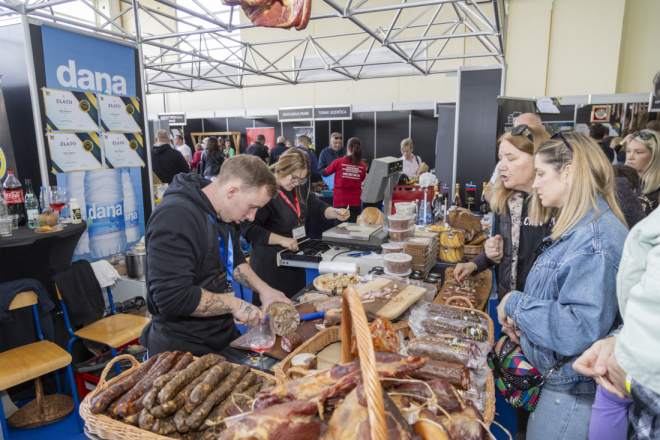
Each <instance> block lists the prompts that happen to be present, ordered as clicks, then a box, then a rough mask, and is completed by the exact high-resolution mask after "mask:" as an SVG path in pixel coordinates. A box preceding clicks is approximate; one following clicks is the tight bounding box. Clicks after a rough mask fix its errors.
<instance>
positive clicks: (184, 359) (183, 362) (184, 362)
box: [172, 353, 195, 373]
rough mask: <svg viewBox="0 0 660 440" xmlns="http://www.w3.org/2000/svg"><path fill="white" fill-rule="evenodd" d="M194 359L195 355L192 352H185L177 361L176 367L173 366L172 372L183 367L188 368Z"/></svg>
mask: <svg viewBox="0 0 660 440" xmlns="http://www.w3.org/2000/svg"><path fill="white" fill-rule="evenodd" d="M193 360H195V359H194V357H193V355H192V354H191V353H186V354H184V355H183V356H181V359H179V360H178V361H177V363H176V365H175V366H174V368H172V372H174V373H176V372H178V371H181V370H183V369H184V368H186V367H187V366H188V365H190V364H191V363H192V361H193Z"/></svg>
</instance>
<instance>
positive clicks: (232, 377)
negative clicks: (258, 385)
mask: <svg viewBox="0 0 660 440" xmlns="http://www.w3.org/2000/svg"><path fill="white" fill-rule="evenodd" d="M249 371H250V367H248V366H247V365H241V366H240V367H238V368H235V369H234V370H233V371H232V372H231V373H230V374H229V376H227V377H225V379H224V380H223V381H222V382H221V383H220V385H218V387H217V388H216V389H215V390H213V391H212V392H211V394H209V395H208V397H206V399H204V402H202V404H201V405H199V406H198V407H197V408H195V410H194V411H193V412H192V413H191V414H190V416H188V418H187V419H186V425H188V427H189V428H193V429H197V428H199V425H201V424H202V422H203V421H204V419H206V417H207V416H208V415H209V413H210V412H211V410H212V409H213V407H214V406H215V405H217V404H218V403H219V402H221V401H222V399H224V398H225V397H227V396H228V395H229V393H231V392H232V390H235V389H238V386H239V385H243V384H245V383H246V381H245V379H247V376H250V377H251V382H249V385H247V386H244V388H243V391H244V390H246V389H248V388H249V387H250V386H252V385H253V384H254V380H255V379H256V377H255V376H256V375H255V374H254V373H249V374H248V372H249ZM246 375H247V376H246ZM244 378H245V379H244ZM241 379H243V381H242V382H240V383H239V381H241Z"/></svg>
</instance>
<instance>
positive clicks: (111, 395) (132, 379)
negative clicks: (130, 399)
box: [90, 355, 159, 414]
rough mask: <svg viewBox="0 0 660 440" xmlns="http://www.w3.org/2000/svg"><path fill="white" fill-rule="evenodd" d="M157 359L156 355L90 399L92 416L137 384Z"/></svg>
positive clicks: (99, 412)
mask: <svg viewBox="0 0 660 440" xmlns="http://www.w3.org/2000/svg"><path fill="white" fill-rule="evenodd" d="M158 358H159V356H158V355H155V356H154V357H152V358H150V359H149V360H147V361H146V362H144V363H143V364H142V365H140V367H139V368H138V369H137V370H135V371H134V372H133V373H131V374H130V375H129V376H128V377H127V378H126V379H124V380H122V381H120V382H118V383H116V384H114V385H112V386H111V387H109V388H108V389H107V390H104V391H103V392H101V393H100V394H99V395H98V396H96V397H94V398H93V399H92V402H91V408H90V411H91V412H92V414H101V413H102V412H103V411H105V410H106V409H107V408H108V405H110V403H112V402H113V401H115V400H117V399H118V398H119V397H121V396H122V395H123V394H124V393H126V392H127V391H128V390H130V389H131V388H133V387H134V386H135V384H136V383H138V382H139V381H140V380H141V379H142V378H143V377H144V376H145V374H146V373H147V372H148V371H149V369H150V368H151V367H152V366H153V365H154V364H155V363H156V362H157V361H158Z"/></svg>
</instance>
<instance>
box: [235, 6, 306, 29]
mask: <svg viewBox="0 0 660 440" xmlns="http://www.w3.org/2000/svg"><path fill="white" fill-rule="evenodd" d="M222 3H223V4H225V5H229V6H241V7H242V8H243V12H245V15H246V16H247V17H248V18H249V19H250V21H251V22H252V24H254V25H255V26H258V27H274V28H284V29H290V28H292V27H295V28H296V29H297V30H303V29H305V28H306V27H307V24H308V23H309V17H310V14H311V12H312V0H222Z"/></svg>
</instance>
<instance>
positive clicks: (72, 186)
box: [66, 171, 89, 255]
mask: <svg viewBox="0 0 660 440" xmlns="http://www.w3.org/2000/svg"><path fill="white" fill-rule="evenodd" d="M66 186H67V189H68V191H69V197H70V198H71V199H76V200H77V201H78V205H79V206H80V218H81V220H82V221H87V205H86V204H85V172H84V171H74V172H72V173H66ZM88 226H89V223H88ZM73 253H74V254H75V255H83V254H88V253H89V232H88V231H87V230H86V229H85V232H83V234H82V235H81V236H80V240H78V244H77V245H76V250H75V251H73Z"/></svg>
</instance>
